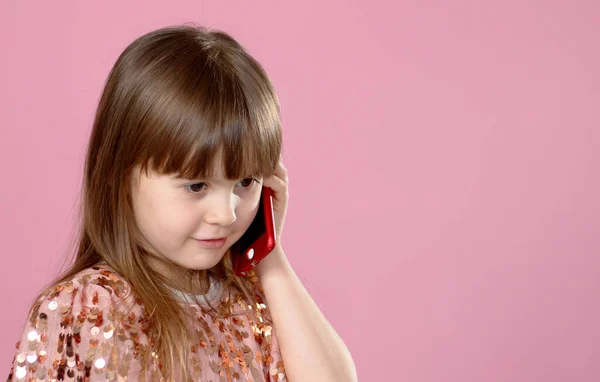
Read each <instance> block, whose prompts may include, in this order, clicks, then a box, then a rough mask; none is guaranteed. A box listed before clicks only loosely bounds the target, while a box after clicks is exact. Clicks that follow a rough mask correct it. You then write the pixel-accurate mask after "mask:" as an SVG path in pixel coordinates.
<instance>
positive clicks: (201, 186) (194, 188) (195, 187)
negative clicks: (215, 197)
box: [185, 183, 206, 194]
mask: <svg viewBox="0 0 600 382" xmlns="http://www.w3.org/2000/svg"><path fill="white" fill-rule="evenodd" d="M185 188H186V190H187V191H188V192H189V193H190V194H198V193H200V192H202V191H204V190H205V189H206V183H194V184H188V185H186V186H185Z"/></svg>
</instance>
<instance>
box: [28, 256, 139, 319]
mask: <svg viewBox="0 0 600 382" xmlns="http://www.w3.org/2000/svg"><path fill="white" fill-rule="evenodd" d="M119 309H123V310H131V311H140V312H141V310H142V305H141V302H140V301H139V299H138V298H137V297H136V296H135V294H134V293H133V291H132V289H131V286H130V285H129V283H128V282H127V281H126V280H125V279H124V278H123V277H122V276H120V275H119V274H118V273H117V272H115V271H114V270H113V269H112V268H110V267H109V266H107V265H101V266H94V267H90V268H86V269H84V270H82V271H80V272H78V273H76V274H75V275H73V276H72V277H70V278H68V279H67V280H64V281H62V282H60V283H58V284H57V285H55V286H54V287H52V288H50V289H49V290H46V291H44V292H43V293H41V294H40V295H39V296H38V299H37V302H36V303H35V304H34V305H33V306H32V308H31V310H30V312H29V313H30V314H29V321H30V322H32V321H35V319H36V318H39V313H40V312H45V313H46V314H52V313H53V312H58V314H59V315H67V316H68V315H70V314H73V313H75V312H76V311H85V312H86V316H88V317H87V318H88V319H89V318H90V317H89V315H88V314H87V313H92V315H96V316H97V315H98V314H97V313H99V312H102V313H105V314H106V313H110V312H112V311H114V313H115V316H118V314H116V313H117V310H119Z"/></svg>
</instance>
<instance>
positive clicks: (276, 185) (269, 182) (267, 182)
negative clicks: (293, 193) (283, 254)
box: [263, 157, 289, 247]
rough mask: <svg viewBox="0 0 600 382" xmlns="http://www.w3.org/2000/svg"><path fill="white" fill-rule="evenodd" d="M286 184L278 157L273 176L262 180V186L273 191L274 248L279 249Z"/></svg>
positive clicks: (281, 160)
mask: <svg viewBox="0 0 600 382" xmlns="http://www.w3.org/2000/svg"><path fill="white" fill-rule="evenodd" d="M288 183H289V179H288V175H287V169H286V168H285V167H284V166H283V158H282V157H279V163H278V164H277V168H276V169H275V174H274V175H272V176H270V177H268V178H265V179H264V180H263V185H264V186H265V187H269V188H270V189H272V190H273V214H274V217H275V235H276V247H281V234H282V232H283V223H284V220H285V215H286V212H287V206H288V198H289V193H288Z"/></svg>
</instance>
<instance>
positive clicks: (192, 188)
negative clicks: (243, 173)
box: [185, 178, 260, 194]
mask: <svg viewBox="0 0 600 382" xmlns="http://www.w3.org/2000/svg"><path fill="white" fill-rule="evenodd" d="M255 182H256V183H257V184H260V182H259V181H258V179H256V178H245V179H242V180H241V181H240V182H239V183H238V184H242V187H243V188H244V189H245V190H249V189H251V188H252V186H253V185H254V183H255ZM207 188H208V186H207V184H206V183H192V184H188V185H186V186H185V189H186V191H187V192H189V193H190V194H200V193H201V192H202V191H205V190H206V189H207Z"/></svg>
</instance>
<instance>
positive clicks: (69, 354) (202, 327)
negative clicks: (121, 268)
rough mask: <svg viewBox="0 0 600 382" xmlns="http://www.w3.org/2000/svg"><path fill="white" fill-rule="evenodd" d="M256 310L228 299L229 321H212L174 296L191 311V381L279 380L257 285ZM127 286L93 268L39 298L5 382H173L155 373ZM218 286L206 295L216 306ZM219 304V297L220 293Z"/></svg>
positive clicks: (143, 323)
mask: <svg viewBox="0 0 600 382" xmlns="http://www.w3.org/2000/svg"><path fill="white" fill-rule="evenodd" d="M255 285H257V288H256V290H255V295H256V296H257V300H258V301H259V303H258V304H256V305H257V306H250V305H248V304H247V303H244V300H243V299H242V298H241V296H240V294H239V293H238V294H233V293H232V297H233V298H234V300H233V301H235V305H234V312H237V313H240V315H234V316H231V317H227V318H214V317H213V316H211V315H210V314H208V309H207V307H208V305H203V304H204V301H202V300H201V304H200V305H197V304H195V303H192V302H191V301H189V299H188V297H187V295H185V294H183V293H175V292H174V293H175V296H176V297H177V298H179V299H180V300H181V303H182V304H184V306H185V307H186V309H191V312H190V313H191V314H192V317H195V318H196V319H193V320H191V321H192V322H191V323H190V325H192V328H193V329H194V330H195V332H196V333H197V334H198V337H197V338H198V339H199V340H198V341H194V342H193V343H191V344H190V346H189V353H188V356H187V358H188V360H187V361H188V366H189V370H190V372H191V378H192V380H194V381H213V382H217V381H283V380H286V377H285V371H284V367H283V359H282V357H281V353H280V351H279V346H278V342H277V337H276V335H275V332H274V330H273V326H272V321H271V320H270V319H268V317H269V315H268V310H267V307H266V305H265V299H264V294H263V292H262V290H261V289H260V284H259V283H257V284H255ZM128 288H129V286H128V283H127V281H125V280H124V279H123V278H122V277H120V276H119V275H118V274H117V273H116V272H114V270H113V269H112V268H110V267H109V266H108V265H106V264H101V265H98V266H94V267H92V268H88V269H86V270H83V271H82V272H80V273H78V274H77V275H75V276H74V277H73V278H72V279H70V280H68V281H66V282H63V283H61V284H60V285H58V286H57V287H56V288H54V289H53V291H52V292H51V293H49V294H47V295H43V296H41V297H40V298H39V299H38V301H37V303H36V304H35V306H34V307H33V308H32V310H31V311H30V314H29V317H28V320H27V322H26V323H25V327H24V329H23V332H22V335H21V338H20V341H18V342H17V345H16V346H17V351H16V354H15V357H14V360H13V364H12V368H11V370H10V375H9V377H8V380H9V381H107V380H108V381H113V380H117V381H141V380H147V381H155V380H156V381H160V380H175V381H178V380H179V379H178V378H177V377H174V376H167V375H163V374H162V373H161V369H160V367H159V365H158V360H157V358H156V356H155V353H154V352H153V346H152V344H153V342H152V340H150V341H149V337H148V336H147V333H148V327H149V325H150V323H149V321H148V320H147V319H146V318H145V315H144V312H146V310H145V308H144V306H143V305H142V304H141V302H140V301H139V299H137V298H136V297H135V296H134V295H133V294H129V295H128V296H125V295H126V293H127V292H129V290H128ZM218 288H219V285H218V283H215V284H213V285H212V286H211V290H210V292H209V293H208V294H207V295H206V296H207V298H208V299H209V301H211V303H213V305H218V304H219V299H218V297H219V295H220V294H219V293H218V291H219V290H218ZM221 296H224V297H223V298H226V297H227V293H225V294H221Z"/></svg>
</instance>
